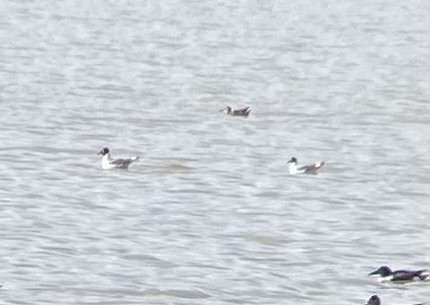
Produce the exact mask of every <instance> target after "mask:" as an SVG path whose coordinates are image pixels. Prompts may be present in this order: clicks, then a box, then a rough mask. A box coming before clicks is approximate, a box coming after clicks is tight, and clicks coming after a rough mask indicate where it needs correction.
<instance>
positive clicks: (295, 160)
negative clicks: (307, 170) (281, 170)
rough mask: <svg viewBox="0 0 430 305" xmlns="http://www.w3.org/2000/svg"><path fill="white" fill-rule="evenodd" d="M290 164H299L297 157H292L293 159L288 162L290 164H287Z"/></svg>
mask: <svg viewBox="0 0 430 305" xmlns="http://www.w3.org/2000/svg"><path fill="white" fill-rule="evenodd" d="M290 163H297V159H296V157H292V158H291V159H290V161H288V162H287V164H290Z"/></svg>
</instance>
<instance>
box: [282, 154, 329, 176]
mask: <svg viewBox="0 0 430 305" xmlns="http://www.w3.org/2000/svg"><path fill="white" fill-rule="evenodd" d="M287 164H289V166H288V170H289V172H290V175H297V174H311V175H316V174H318V170H319V169H320V168H321V167H323V166H324V164H325V163H324V161H321V162H316V163H314V164H310V165H302V166H298V165H297V159H296V157H292V158H291V159H290V161H288V163H287Z"/></svg>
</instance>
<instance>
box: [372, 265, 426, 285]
mask: <svg viewBox="0 0 430 305" xmlns="http://www.w3.org/2000/svg"><path fill="white" fill-rule="evenodd" d="M370 275H379V277H378V281H379V282H381V283H382V282H397V283H399V282H414V281H424V280H426V279H427V278H428V277H429V275H430V274H429V273H428V270H427V269H422V270H395V271H391V269H390V268H388V267H387V266H382V267H379V268H378V269H377V270H375V271H373V272H371V273H369V276H370Z"/></svg>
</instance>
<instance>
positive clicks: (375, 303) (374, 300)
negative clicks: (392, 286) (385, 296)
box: [366, 295, 381, 305]
mask: <svg viewBox="0 0 430 305" xmlns="http://www.w3.org/2000/svg"><path fill="white" fill-rule="evenodd" d="M366 305H381V299H380V298H379V297H378V296H377V295H372V296H371V297H370V299H369V301H367V303H366Z"/></svg>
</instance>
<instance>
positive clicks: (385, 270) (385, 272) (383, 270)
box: [369, 266, 392, 277]
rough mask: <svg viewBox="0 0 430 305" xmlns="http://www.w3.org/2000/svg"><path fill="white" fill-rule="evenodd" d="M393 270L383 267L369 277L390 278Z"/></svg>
mask: <svg viewBox="0 0 430 305" xmlns="http://www.w3.org/2000/svg"><path fill="white" fill-rule="evenodd" d="M391 273H392V272H391V269H390V268H388V267H387V266H381V267H379V268H378V269H376V270H375V271H373V272H370V273H369V275H377V274H379V275H380V276H382V277H385V276H389V275H390V274H391Z"/></svg>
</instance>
